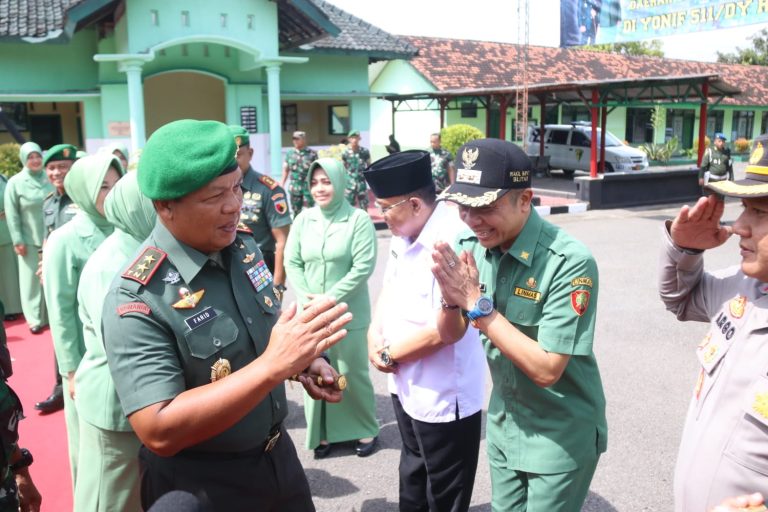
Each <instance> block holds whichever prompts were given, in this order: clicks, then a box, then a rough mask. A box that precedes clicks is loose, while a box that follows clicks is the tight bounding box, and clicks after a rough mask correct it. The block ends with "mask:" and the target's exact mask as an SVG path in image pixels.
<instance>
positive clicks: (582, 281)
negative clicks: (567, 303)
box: [571, 277, 592, 288]
mask: <svg viewBox="0 0 768 512" xmlns="http://www.w3.org/2000/svg"><path fill="white" fill-rule="evenodd" d="M571 286H589V287H590V288H592V278H591V277H577V278H576V279H574V280H573V281H571Z"/></svg>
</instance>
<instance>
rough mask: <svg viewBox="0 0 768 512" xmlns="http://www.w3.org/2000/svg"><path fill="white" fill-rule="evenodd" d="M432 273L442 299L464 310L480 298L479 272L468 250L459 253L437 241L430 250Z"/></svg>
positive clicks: (472, 306) (473, 305) (467, 309)
mask: <svg viewBox="0 0 768 512" xmlns="http://www.w3.org/2000/svg"><path fill="white" fill-rule="evenodd" d="M432 261H433V265H432V275H434V276H435V280H436V281H437V284H438V286H440V293H441V294H442V295H443V301H444V302H445V303H446V304H447V305H449V306H458V307H460V308H461V309H463V310H464V311H469V310H471V309H472V308H474V307H475V302H477V299H479V298H480V296H481V295H482V292H481V291H480V273H479V272H478V270H477V263H476V262H475V258H474V256H472V254H471V253H470V252H468V251H463V252H462V253H461V254H460V255H457V254H456V252H454V250H453V249H452V248H451V246H450V245H449V244H447V243H445V242H437V243H436V244H435V246H434V249H433V251H432Z"/></svg>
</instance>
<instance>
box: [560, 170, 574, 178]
mask: <svg viewBox="0 0 768 512" xmlns="http://www.w3.org/2000/svg"><path fill="white" fill-rule="evenodd" d="M574 172H576V171H574V170H573V169H563V176H565V177H566V178H573V173H574Z"/></svg>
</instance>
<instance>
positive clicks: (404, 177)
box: [363, 149, 432, 199]
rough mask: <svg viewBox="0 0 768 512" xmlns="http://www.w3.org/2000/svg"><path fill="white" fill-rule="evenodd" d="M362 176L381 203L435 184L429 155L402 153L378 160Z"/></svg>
mask: <svg viewBox="0 0 768 512" xmlns="http://www.w3.org/2000/svg"><path fill="white" fill-rule="evenodd" d="M363 176H364V177H365V181H367V182H368V186H369V187H371V190H373V195H375V196H376V197H378V198H379V199H386V198H388V197H396V196H403V195H406V194H410V193H411V192H413V191H415V190H418V189H420V188H423V187H426V186H427V185H429V184H430V183H432V161H431V159H430V157H429V153H428V152H426V151H422V150H419V149H412V150H409V151H401V152H400V153H393V154H391V155H389V156H385V157H384V158H382V159H380V160H376V161H375V162H373V163H372V164H371V166H370V167H368V169H366V170H365V171H363Z"/></svg>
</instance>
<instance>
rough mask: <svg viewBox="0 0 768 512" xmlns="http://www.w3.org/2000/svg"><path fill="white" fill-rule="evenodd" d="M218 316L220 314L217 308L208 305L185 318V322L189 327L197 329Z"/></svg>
mask: <svg viewBox="0 0 768 512" xmlns="http://www.w3.org/2000/svg"><path fill="white" fill-rule="evenodd" d="M217 316H219V314H218V313H217V312H216V310H215V309H213V308H212V307H210V306H208V307H207V308H205V309H204V310H202V311H201V312H199V313H197V314H196V315H192V316H190V317H187V318H185V319H184V323H186V324H187V327H189V328H190V330H193V329H197V328H198V327H200V326H201V325H205V324H207V323H208V322H210V321H211V320H213V319H214V318H216V317H217Z"/></svg>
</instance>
